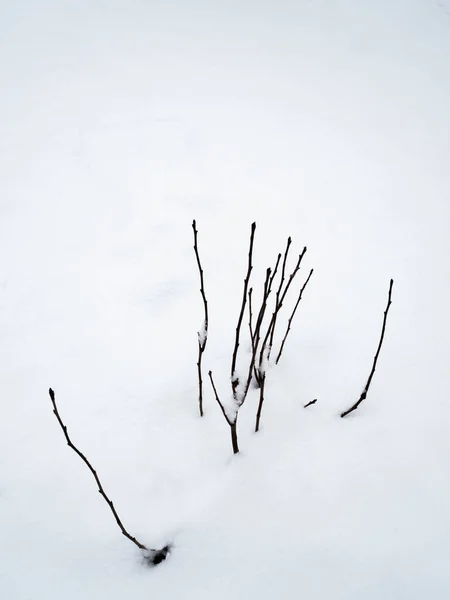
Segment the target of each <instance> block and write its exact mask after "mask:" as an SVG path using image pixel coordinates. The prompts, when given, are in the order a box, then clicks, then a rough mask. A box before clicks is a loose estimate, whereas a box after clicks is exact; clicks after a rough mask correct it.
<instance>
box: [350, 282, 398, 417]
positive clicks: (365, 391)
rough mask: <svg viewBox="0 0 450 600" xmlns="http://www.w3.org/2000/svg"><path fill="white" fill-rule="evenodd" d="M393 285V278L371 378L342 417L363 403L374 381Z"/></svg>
mask: <svg viewBox="0 0 450 600" xmlns="http://www.w3.org/2000/svg"><path fill="white" fill-rule="evenodd" d="M393 285H394V280H393V279H391V281H390V283H389V293H388V301H387V305H386V309H385V311H384V317H383V325H382V327H381V336H380V341H379V343H378V348H377V351H376V353H375V356H374V359H373V364H372V370H371V371H370V375H369V378H368V380H367V383H366V385H365V387H364V389H363V391H362V393H361V396H360V397H359V400H358V401H357V402H355V404H353V406H351V407H350V408H348V409H347V410H345V411H344V412H343V413H341V417H346V416H347V415H349V414H350V413H351V412H353V411H354V410H356V409H357V408H358V407H359V405H360V404H361V402H362V401H363V400H365V399H366V397H367V393H368V392H369V387H370V384H371V382H372V378H373V376H374V373H375V369H376V366H377V362H378V357H379V355H380V350H381V346H382V344H383V339H384V334H385V331H386V322H387V316H388V312H389V308H390V306H391V303H392V302H391V297H392V287H393Z"/></svg>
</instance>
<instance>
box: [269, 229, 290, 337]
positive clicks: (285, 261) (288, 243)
mask: <svg viewBox="0 0 450 600" xmlns="http://www.w3.org/2000/svg"><path fill="white" fill-rule="evenodd" d="M291 242H292V240H291V237H290V236H289V237H288V239H287V243H286V250H285V251H284V256H283V266H282V267H281V278H280V285H279V286H278V290H277V293H276V297H275V307H277V306H278V304H279V303H280V297H281V290H282V289H283V284H284V278H285V275H286V263H287V258H288V254H289V248H290V246H291ZM275 321H276V316H275V320H274V322H273V324H272V321H271V323H270V325H269V329H270V344H269V346H272V343H273V336H274V333H275ZM268 331H269V330H268Z"/></svg>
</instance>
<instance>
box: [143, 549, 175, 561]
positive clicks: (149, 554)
mask: <svg viewBox="0 0 450 600" xmlns="http://www.w3.org/2000/svg"><path fill="white" fill-rule="evenodd" d="M171 550H172V546H171V545H170V544H167V546H164V548H161V550H145V552H144V560H145V562H146V563H147V564H148V565H154V566H156V565H159V564H161V563H162V562H164V561H165V560H166V558H167V556H168V555H169V554H170V551H171Z"/></svg>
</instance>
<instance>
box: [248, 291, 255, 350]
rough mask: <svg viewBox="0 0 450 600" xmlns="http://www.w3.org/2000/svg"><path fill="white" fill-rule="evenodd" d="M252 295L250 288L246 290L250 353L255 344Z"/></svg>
mask: <svg viewBox="0 0 450 600" xmlns="http://www.w3.org/2000/svg"><path fill="white" fill-rule="evenodd" d="M252 294H253V288H250V289H249V290H248V328H249V331H250V340H251V342H252V352H253V350H254V348H255V344H254V341H253V340H254V333H253V312H252Z"/></svg>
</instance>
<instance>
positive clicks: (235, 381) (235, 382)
mask: <svg viewBox="0 0 450 600" xmlns="http://www.w3.org/2000/svg"><path fill="white" fill-rule="evenodd" d="M255 229H256V223H252V227H251V233H250V247H249V251H248V267H247V274H246V276H245V279H244V292H243V295H242V305H241V310H240V313H239V318H238V323H237V326H236V338H235V342H234V350H233V358H232V361H231V387H232V389H233V396H234V397H235V398H236V394H237V388H238V386H239V378H238V377H236V360H237V353H238V348H239V336H240V333H241V325H242V318H243V316H244V311H245V305H246V302H247V293H248V291H247V290H248V282H249V280H250V274H251V272H252V268H253V265H252V255H253V241H254V238H255Z"/></svg>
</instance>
